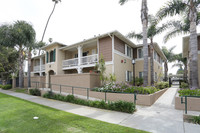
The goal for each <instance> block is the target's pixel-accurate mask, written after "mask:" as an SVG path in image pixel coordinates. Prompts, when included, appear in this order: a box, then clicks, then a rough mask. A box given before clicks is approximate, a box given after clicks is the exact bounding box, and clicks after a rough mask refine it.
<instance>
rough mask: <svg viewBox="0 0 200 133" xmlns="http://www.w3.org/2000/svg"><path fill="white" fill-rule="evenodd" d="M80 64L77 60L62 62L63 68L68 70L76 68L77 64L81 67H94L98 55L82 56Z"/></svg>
mask: <svg viewBox="0 0 200 133" xmlns="http://www.w3.org/2000/svg"><path fill="white" fill-rule="evenodd" d="M80 61H81V62H80V63H79V62H78V58H74V59H69V60H64V61H63V68H70V67H76V66H78V65H79V64H80V65H81V66H91V65H92V66H94V65H95V64H96V63H97V62H98V54H93V55H89V56H83V57H81V59H80Z"/></svg>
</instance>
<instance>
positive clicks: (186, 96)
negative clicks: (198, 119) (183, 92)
mask: <svg viewBox="0 0 200 133" xmlns="http://www.w3.org/2000/svg"><path fill="white" fill-rule="evenodd" d="M185 114H187V96H185Z"/></svg>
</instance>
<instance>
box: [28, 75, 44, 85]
mask: <svg viewBox="0 0 200 133" xmlns="http://www.w3.org/2000/svg"><path fill="white" fill-rule="evenodd" d="M34 81H35V82H40V83H39V84H38V87H39V88H43V87H45V85H44V84H42V83H45V82H46V77H45V76H34V77H31V88H35V87H36V83H33V82H34ZM24 87H25V88H27V87H28V78H27V77H24Z"/></svg>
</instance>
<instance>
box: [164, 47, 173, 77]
mask: <svg viewBox="0 0 200 133" xmlns="http://www.w3.org/2000/svg"><path fill="white" fill-rule="evenodd" d="M175 47H176V46H173V47H171V48H169V49H167V48H166V47H165V46H163V47H162V52H163V53H164V55H165V56H166V58H167V60H166V61H165V62H164V69H165V70H164V71H165V74H164V81H167V73H168V63H169V62H173V61H174V60H175V54H174V53H173V50H174V48H175Z"/></svg>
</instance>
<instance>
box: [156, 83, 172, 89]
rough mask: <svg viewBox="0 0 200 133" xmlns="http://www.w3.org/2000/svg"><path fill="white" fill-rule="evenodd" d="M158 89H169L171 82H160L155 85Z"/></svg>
mask: <svg viewBox="0 0 200 133" xmlns="http://www.w3.org/2000/svg"><path fill="white" fill-rule="evenodd" d="M155 87H156V88H157V89H165V88H168V87H169V82H158V83H156V84H155Z"/></svg>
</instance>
